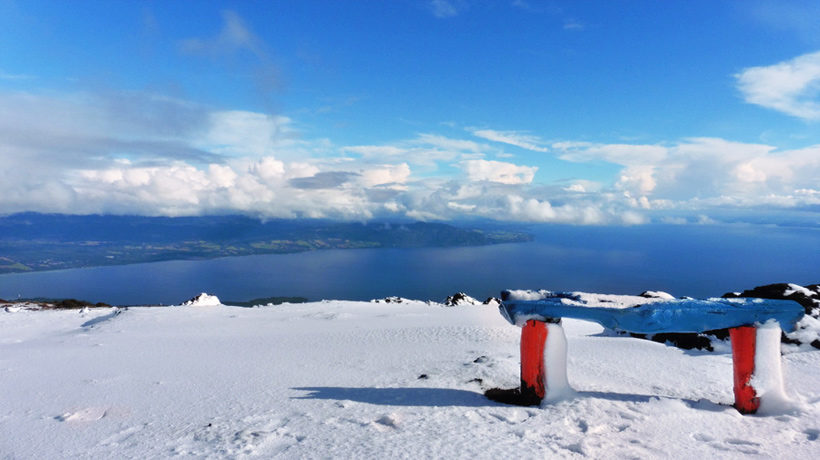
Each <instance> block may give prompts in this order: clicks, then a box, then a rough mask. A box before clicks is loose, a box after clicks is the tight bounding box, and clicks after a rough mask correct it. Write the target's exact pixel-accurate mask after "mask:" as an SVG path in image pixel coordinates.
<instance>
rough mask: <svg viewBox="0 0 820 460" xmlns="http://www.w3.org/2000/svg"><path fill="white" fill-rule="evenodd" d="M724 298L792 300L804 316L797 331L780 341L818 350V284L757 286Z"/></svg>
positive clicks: (819, 290)
mask: <svg viewBox="0 0 820 460" xmlns="http://www.w3.org/2000/svg"><path fill="white" fill-rule="evenodd" d="M723 297H724V298H730V299H731V298H735V297H759V298H761V299H782V300H793V301H795V302H797V303H799V304H800V305H802V306H803V308H804V309H805V310H806V316H804V317H803V319H802V320H801V321H800V322H799V323H797V330H796V331H794V332H790V333H788V334H783V336H782V337H781V341H782V342H783V343H791V344H796V345H802V344H811V346H813V347H814V348H820V284H810V285H808V286H800V285H799V284H794V283H775V284H767V285H765V286H758V287H756V288H754V289H748V290H745V291H743V292H741V293H736V292H729V293H726V294H723Z"/></svg>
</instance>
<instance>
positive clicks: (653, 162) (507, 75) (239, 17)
mask: <svg viewBox="0 0 820 460" xmlns="http://www.w3.org/2000/svg"><path fill="white" fill-rule="evenodd" d="M818 17H820V3H817V2H813V1H794V0H786V1H779V2H767V1H756V0H749V1H723V2H714V1H698V0H694V1H667V2H655V1H624V2H620V1H536V0H498V1H492V0H474V1H471V0H395V1H375V0H374V1H330V0H325V1H312V0H299V1H296V0H293V1H287V0H282V1H265V2H261V1H260V2H253V1H239V2H231V1H224V2H209V1H163V2H151V1H141V2H137V1H133V2H127V1H99V2H96V1H76V2H64V1H45V2H44V1H37V0H25V1H17V0H0V214H10V213H15V212H24V211H35V212H59V213H70V214H92V213H102V214H138V215H149V216H159V215H162V216H183V215H184V216H190V215H216V214H246V215H251V216H258V217H261V218H330V219H342V220H353V221H369V220H379V219H382V220H383V219H398V220H403V219H411V220H424V221H455V220H463V219H496V220H504V221H516V222H545V223H567V224H578V225H641V224H647V223H668V224H682V225H697V224H709V223H716V222H718V223H719V222H744V223H752V224H767V225H768V224H775V225H806V226H813V227H820V21H817V20H816V18H818Z"/></svg>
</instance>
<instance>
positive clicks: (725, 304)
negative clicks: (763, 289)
mask: <svg viewBox="0 0 820 460" xmlns="http://www.w3.org/2000/svg"><path fill="white" fill-rule="evenodd" d="M583 296H586V297H583ZM596 296H597V297H596ZM625 299H626V300H625ZM613 307H614V308H613ZM499 310H500V311H501V314H502V315H503V316H504V318H506V319H507V320H508V321H509V322H510V323H512V324H514V325H517V326H520V327H521V328H522V331H521V387H520V388H517V389H514V390H498V389H496V390H489V391H487V393H486V395H487V397H489V398H490V399H494V400H497V401H501V402H507V403H514V404H522V405H538V404H540V403H541V401H542V400H543V399H544V398H545V397H548V396H549V395H550V392H551V391H552V390H555V391H557V392H561V391H563V390H565V389H569V385H568V383H567V381H566V338H565V335H564V331H563V328H562V327H561V318H575V319H581V320H587V321H594V322H597V323H599V324H601V325H602V326H604V327H607V328H610V329H613V330H615V331H623V332H629V333H635V334H659V333H703V332H705V331H713V330H718V329H728V330H729V336H730V340H731V344H732V363H733V371H734V396H735V402H734V407H735V408H736V409H737V410H738V411H740V412H741V413H744V414H750V413H755V412H757V410H758V409H759V407H760V405H761V398H767V397H769V398H772V399H775V398H779V397H782V396H783V392H782V373H781V370H780V334H781V328H782V329H783V330H785V331H787V332H790V331H793V330H794V328H795V325H796V323H797V322H798V321H799V320H800V319H801V318H802V317H803V315H804V310H803V307H801V306H800V305H799V304H797V303H796V302H793V301H790V300H764V299H749V298H735V299H709V300H696V299H672V298H671V297H670V298H642V297H636V296H607V295H595V294H580V293H554V292H549V291H540V292H537V293H535V292H533V291H504V292H502V294H501V305H500V306H499ZM548 337H549V339H548ZM756 366H757V367H759V368H761V369H763V368H764V367H765V371H764V372H761V373H760V374H761V375H758V376H757V377H758V378H753V377H755V368H756ZM763 374H765V375H763ZM767 395H768V396H767Z"/></svg>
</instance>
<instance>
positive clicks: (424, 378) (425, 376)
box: [418, 374, 430, 380]
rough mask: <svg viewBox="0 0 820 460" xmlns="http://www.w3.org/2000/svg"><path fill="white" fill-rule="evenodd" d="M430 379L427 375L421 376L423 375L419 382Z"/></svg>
mask: <svg viewBox="0 0 820 460" xmlns="http://www.w3.org/2000/svg"><path fill="white" fill-rule="evenodd" d="M429 378H430V377H428V376H427V374H421V375H420V376H419V378H418V379H419V380H427V379H429Z"/></svg>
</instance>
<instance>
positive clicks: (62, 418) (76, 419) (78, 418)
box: [54, 407, 108, 423]
mask: <svg viewBox="0 0 820 460" xmlns="http://www.w3.org/2000/svg"><path fill="white" fill-rule="evenodd" d="M107 410H108V409H107V408H105V407H87V408H85V409H80V410H78V411H75V412H66V413H64V414H62V415H58V416H56V417H54V419H55V420H57V421H59V422H70V423H71V422H73V423H81V422H96V421H97V420H99V419H101V418H103V417H105V415H106V413H107Z"/></svg>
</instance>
